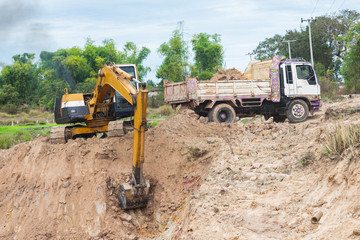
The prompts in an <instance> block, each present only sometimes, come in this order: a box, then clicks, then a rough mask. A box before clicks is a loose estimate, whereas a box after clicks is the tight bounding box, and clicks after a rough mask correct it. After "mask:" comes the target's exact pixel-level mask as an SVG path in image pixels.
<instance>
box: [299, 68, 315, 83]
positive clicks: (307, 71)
mask: <svg viewBox="0 0 360 240" xmlns="http://www.w3.org/2000/svg"><path fill="white" fill-rule="evenodd" d="M296 74H297V78H298V79H304V80H307V81H308V83H309V84H310V85H315V84H316V81H315V75H314V71H313V69H312V67H311V66H309V65H297V66H296Z"/></svg>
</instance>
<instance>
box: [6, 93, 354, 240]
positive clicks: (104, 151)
mask: <svg viewBox="0 0 360 240" xmlns="http://www.w3.org/2000/svg"><path fill="white" fill-rule="evenodd" d="M327 109H330V110H328V111H327V112H326V110H327ZM349 109H352V110H351V111H349ZM356 109H360V98H353V99H347V100H343V101H342V102H336V103H326V104H325V106H324V107H323V111H322V112H320V113H316V114H315V115H314V116H312V117H310V118H309V120H307V121H306V122H304V123H300V124H290V123H288V122H285V123H273V122H272V120H271V119H270V120H268V121H264V120H263V119H262V118H254V119H249V120H247V121H246V122H245V121H239V122H236V123H235V124H232V125H218V124H216V123H207V119H205V118H200V119H198V118H197V117H196V115H195V114H194V113H192V112H191V111H190V110H186V111H185V112H183V113H181V114H177V115H175V116H173V117H171V118H169V119H166V120H165V121H163V122H162V123H160V124H159V125H158V126H157V127H155V128H153V129H150V130H149V131H148V132H147V133H146V150H145V155H146V160H145V161H146V163H145V165H144V171H145V177H146V178H147V179H149V180H150V183H151V193H150V201H149V204H148V206H147V208H145V209H140V210H130V211H123V210H121V209H120V207H119V205H118V201H117V197H116V195H117V191H118V187H119V185H120V183H122V182H125V181H128V180H129V177H130V171H131V155H132V135H131V134H127V135H125V136H123V137H120V138H107V139H99V138H92V139H88V140H83V139H77V140H73V141H69V142H68V143H67V144H51V143H50V142H49V139H48V138H38V139H36V140H34V141H32V142H28V143H23V144H19V145H17V146H15V147H13V148H11V149H8V150H2V151H1V154H0V211H1V212H2V214H1V215H0V239H234V240H235V239H358V238H359V237H360V221H359V219H360V203H359V202H358V199H357V197H358V196H359V195H360V189H359V188H358V187H357V184H358V183H359V181H360V170H359V169H360V168H359V167H360V166H359V165H360V161H359V150H360V149H359V148H357V149H355V154H354V152H353V153H350V152H347V151H345V152H344V153H343V154H342V155H341V156H332V157H330V156H328V155H326V154H324V143H325V140H326V138H327V134H328V133H329V132H331V131H333V130H334V129H335V128H336V127H337V126H338V124H360V115H359V113H358V112H357V111H355V110H356ZM325 112H326V114H325ZM320 211H321V212H322V213H323V216H322V218H321V219H320V221H319V223H318V224H312V223H311V218H312V216H313V215H314V214H316V213H317V212H320Z"/></svg>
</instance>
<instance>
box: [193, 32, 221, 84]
mask: <svg viewBox="0 0 360 240" xmlns="http://www.w3.org/2000/svg"><path fill="white" fill-rule="evenodd" d="M191 44H192V50H193V51H194V53H195V56H194V61H195V64H194V66H193V67H192V71H191V75H192V76H198V77H199V79H210V78H211V77H212V75H213V74H214V73H215V72H216V71H217V70H219V69H220V68H221V67H222V65H223V61H224V51H223V47H222V45H221V39H220V35H219V34H214V35H209V34H207V33H199V34H195V35H194V36H193V38H192V40H191Z"/></svg>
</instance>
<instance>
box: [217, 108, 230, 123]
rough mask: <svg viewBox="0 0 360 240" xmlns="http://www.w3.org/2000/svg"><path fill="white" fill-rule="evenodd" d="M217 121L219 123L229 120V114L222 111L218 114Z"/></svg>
mask: <svg viewBox="0 0 360 240" xmlns="http://www.w3.org/2000/svg"><path fill="white" fill-rule="evenodd" d="M218 119H219V121H220V122H227V121H228V119H229V113H228V112H227V111H225V110H222V111H220V112H219V114H218Z"/></svg>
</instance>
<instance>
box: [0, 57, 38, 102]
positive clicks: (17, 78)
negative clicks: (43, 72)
mask: <svg viewBox="0 0 360 240" xmlns="http://www.w3.org/2000/svg"><path fill="white" fill-rule="evenodd" d="M34 58H35V55H34V54H29V53H24V54H22V55H19V54H18V55H15V56H14V57H13V59H14V64H12V65H7V66H5V67H4V68H3V69H2V70H1V74H2V81H3V84H4V85H3V86H2V88H4V87H6V86H12V90H13V91H16V93H17V94H18V100H17V103H28V104H29V103H30V104H31V103H36V100H37V96H38V94H37V93H38V70H37V66H36V64H33V60H34ZM2 93H8V91H7V90H5V89H3V91H2ZM12 100H13V99H12ZM12 100H11V101H12ZM9 101H10V100H9Z"/></svg>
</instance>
